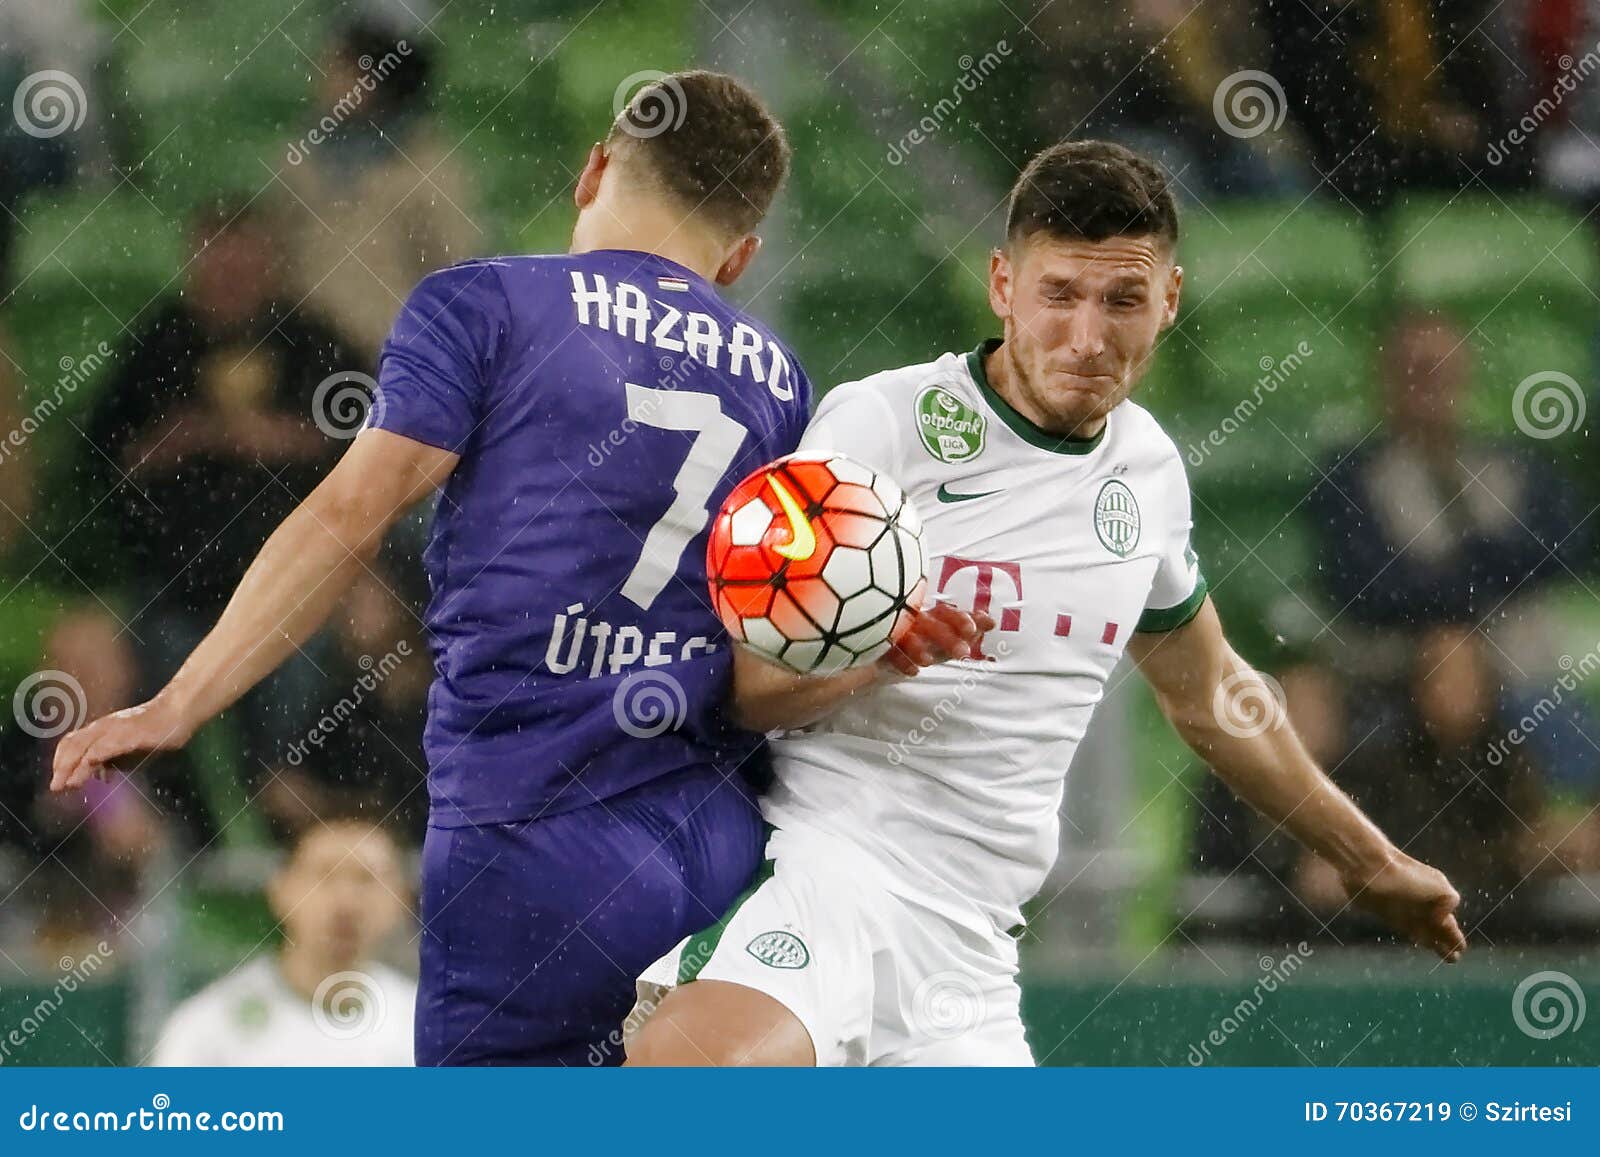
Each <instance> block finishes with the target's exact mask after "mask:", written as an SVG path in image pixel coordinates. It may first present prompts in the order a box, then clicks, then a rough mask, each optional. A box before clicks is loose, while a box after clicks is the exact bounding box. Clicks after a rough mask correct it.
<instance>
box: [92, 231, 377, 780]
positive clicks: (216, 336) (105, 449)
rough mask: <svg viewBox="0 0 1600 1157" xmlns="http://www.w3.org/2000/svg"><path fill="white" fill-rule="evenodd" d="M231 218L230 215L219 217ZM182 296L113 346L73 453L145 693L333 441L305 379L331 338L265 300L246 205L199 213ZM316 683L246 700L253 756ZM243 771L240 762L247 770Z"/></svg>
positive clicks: (271, 257)
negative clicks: (94, 503)
mask: <svg viewBox="0 0 1600 1157" xmlns="http://www.w3.org/2000/svg"><path fill="white" fill-rule="evenodd" d="M230 218H231V220H230ZM193 240H194V256H193V258H192V260H191V263H190V265H189V266H188V287H187V290H186V292H184V293H182V294H178V295H174V296H173V297H172V298H171V299H170V300H168V301H167V302H166V303H165V304H164V305H161V306H157V307H155V313H154V316H153V317H151V318H150V320H149V324H148V325H146V326H144V327H143V328H142V329H141V330H140V331H139V332H138V333H137V335H136V336H135V337H134V338H131V339H130V340H129V341H128V342H127V343H126V344H125V346H124V347H123V348H122V349H121V350H120V351H119V352H118V354H117V357H116V359H115V360H114V362H113V363H112V364H113V366H114V367H115V371H114V374H113V376H112V378H111V380H109V381H108V382H106V383H105V384H104V386H103V388H102V390H101V392H100V394H99V395H98V397H97V398H96V401H95V405H94V409H93V411H92V413H91V415H90V420H89V423H88V429H87V433H88V436H89V437H88V441H89V442H91V443H92V444H93V449H91V448H90V447H89V446H88V445H82V447H81V448H82V450H83V458H82V467H81V470H82V473H83V474H84V475H85V478H84V482H85V484H86V486H87V490H86V492H87V493H89V494H92V495H93V496H94V497H95V498H96V499H98V498H99V497H100V496H101V495H106V494H108V493H109V494H110V495H111V496H110V497H109V498H108V499H106V500H105V502H104V505H103V506H102V508H101V513H102V514H103V515H104V529H103V532H104V534H106V535H107V536H109V539H110V541H109V543H104V542H102V540H101V539H100V538H99V537H98V536H95V535H88V534H80V535H78V536H76V538H77V539H78V540H82V541H86V542H88V541H92V542H95V543H99V544H100V545H99V546H97V547H96V552H97V553H98V554H101V555H103V556H104V557H105V558H113V559H115V560H116V569H115V571H106V568H105V567H104V565H103V559H101V560H94V559H90V560H85V563H86V565H88V566H90V567H91V568H93V567H94V564H95V562H96V561H100V562H101V563H102V565H101V566H100V567H98V568H96V569H91V570H89V571H87V572H85V573H97V571H100V572H105V578H106V580H107V581H109V582H113V583H118V584H124V583H125V584H128V585H129V587H131V589H128V590H126V591H125V592H124V593H125V594H126V596H127V597H128V598H130V599H131V600H132V601H131V604H130V605H131V608H132V610H133V614H132V619H131V622H130V633H131V634H132V635H133V636H134V637H135V639H136V640H138V642H139V644H140V647H141V654H140V662H141V668H142V670H141V674H142V676H143V682H144V683H145V684H147V685H155V686H159V685H160V683H161V682H163V681H164V680H165V679H166V677H167V676H168V675H170V674H171V673H172V671H173V670H174V669H175V668H176V667H177V665H178V663H179V661H180V660H181V659H182V658H183V656H185V655H186V654H188V652H189V651H190V649H192V648H193V646H194V644H195V643H196V642H198V641H199V639H200V637H201V636H202V635H203V634H204V633H205V631H206V628H207V627H209V626H210V624H211V623H212V622H214V621H215V620H216V618H217V615H218V614H219V613H220V611H221V609H222V606H223V604H224V603H225V602H226V601H227V599H228V596H229V595H231V594H232V592H233V588H234V587H235V586H236V585H237V584H238V581H239V577H240V576H241V575H242V574H243V573H244V569H245V567H246V566H247V565H248V563H249V561H250V560H251V558H253V557H254V555H255V551H256V548H257V547H259V546H260V544H261V541H262V540H263V539H264V538H265V537H266V536H267V535H268V534H269V533H270V532H271V531H272V530H273V528H275V527H276V526H277V525H278V523H279V522H281V521H282V519H283V518H284V517H285V516H286V515H287V514H288V513H289V511H290V510H292V509H294V507H295V506H296V505H297V504H298V503H299V501H300V500H301V499H302V498H303V497H305V495H306V494H308V493H309V492H310V491H311V489H312V488H313V487H314V486H315V485H316V483H317V481H318V480H319V479H320V478H321V476H322V474H323V473H324V472H325V470H326V467H327V466H328V464H329V463H330V462H331V461H332V460H333V459H334V458H336V457H337V456H338V453H339V451H340V450H341V449H342V448H343V443H342V442H340V441H338V440H337V439H335V438H332V437H329V436H328V435H327V434H325V433H324V432H323V431H322V430H321V429H319V428H318V425H317V421H316V420H315V417H316V416H315V415H314V412H313V411H314V406H313V397H314V395H315V393H316V389H317V386H318V384H319V383H321V382H322V381H323V380H324V379H326V378H327V377H328V376H329V375H331V374H333V373H335V372H336V371H343V370H350V369H352V368H353V364H352V363H351V361H350V360H349V357H348V355H347V354H346V352H345V350H344V348H343V347H342V345H341V343H340V342H339V340H338V339H337V338H336V337H335V335H334V333H333V331H332V330H330V329H329V328H328V327H327V326H326V325H324V324H323V323H322V322H320V321H318V320H316V319H315V318H314V317H311V316H308V315H306V314H305V313H304V312H303V311H296V310H294V309H293V308H292V307H291V305H290V304H289V303H288V302H286V301H284V300H282V299H281V298H280V297H279V296H278V294H279V281H278V273H277V258H276V256H275V249H276V247H277V245H278V242H277V241H276V239H275V238H274V237H273V235H272V233H271V231H270V228H269V226H268V225H267V223H266V221H265V220H264V219H263V218H261V217H260V216H259V215H258V214H257V213H255V212H254V211H253V210H250V209H242V210H239V211H238V212H237V213H230V212H229V211H228V210H221V211H218V212H216V213H212V214H203V215H202V216H201V217H200V218H199V220H198V221H197V222H196V223H195V226H194V229H193ZM317 682H318V676H317V675H316V672H315V669H314V668H313V667H312V666H311V664H310V663H309V662H306V661H304V660H302V662H301V663H300V665H299V667H298V668H290V669H289V670H288V671H287V672H286V673H285V674H284V675H283V678H282V679H281V680H279V681H278V682H276V683H275V684H273V685H271V686H269V687H268V688H267V689H266V691H265V692H264V694H263V695H260V696H257V697H255V698H254V700H253V702H251V701H247V703H248V706H247V710H246V713H245V716H244V720H243V721H244V723H245V726H246V729H247V732H250V733H254V734H252V735H250V736H248V737H249V738H255V739H256V740H257V742H258V743H259V744H260V746H261V747H262V748H263V749H265V750H271V749H274V748H276V747H278V746H280V745H281V744H282V743H283V742H285V741H286V740H287V739H288V738H290V737H292V736H293V735H294V734H296V733H297V732H302V731H303V730H304V712H305V710H306V708H307V707H308V706H309V701H310V700H311V699H312V698H313V697H314V691H313V690H312V688H314V687H315V686H316V684H317ZM249 762H250V763H251V765H252V766H255V762H254V760H251V761H249Z"/></svg>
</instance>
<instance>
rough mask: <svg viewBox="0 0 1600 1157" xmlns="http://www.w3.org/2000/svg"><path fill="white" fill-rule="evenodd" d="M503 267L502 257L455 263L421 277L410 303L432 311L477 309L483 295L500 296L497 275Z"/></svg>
mask: <svg viewBox="0 0 1600 1157" xmlns="http://www.w3.org/2000/svg"><path fill="white" fill-rule="evenodd" d="M505 267H506V259H505V258H503V257H476V258H473V259H471V260H469V261H458V262H456V263H455V264H454V265H446V266H445V267H444V268H443V269H435V270H434V271H433V272H432V273H429V274H426V275H424V276H423V278H422V280H420V281H418V282H417V287H416V289H414V290H412V294H411V296H412V299H413V300H414V301H416V300H421V301H423V302H426V303H428V304H429V305H430V306H431V307H432V308H433V309H434V310H446V309H452V308H460V307H462V306H474V305H478V304H480V303H481V301H482V299H483V297H484V296H485V295H498V296H503V295H504V293H505V287H504V285H503V283H502V282H501V273H502V270H503V269H504V268H505Z"/></svg>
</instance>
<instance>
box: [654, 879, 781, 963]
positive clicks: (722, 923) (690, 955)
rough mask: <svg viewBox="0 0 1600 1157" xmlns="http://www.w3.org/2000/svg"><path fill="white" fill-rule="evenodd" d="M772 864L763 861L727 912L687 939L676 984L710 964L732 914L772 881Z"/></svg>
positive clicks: (680, 956)
mask: <svg viewBox="0 0 1600 1157" xmlns="http://www.w3.org/2000/svg"><path fill="white" fill-rule="evenodd" d="M774 867H775V865H774V863H773V861H771V860H763V861H762V863H761V867H760V869H759V870H757V872H756V878H755V879H753V880H751V881H750V886H749V887H748V888H746V889H745V890H744V891H743V892H741V893H740V894H739V898H738V899H736V900H735V901H734V902H733V903H732V904H730V905H729V906H728V910H727V911H726V912H724V913H723V914H722V919H721V920H718V921H717V922H716V923H715V924H713V925H712V926H711V927H709V928H707V929H706V930H705V931H704V932H700V933H697V934H696V935H694V936H691V937H689V942H688V943H687V944H685V945H684V946H683V951H682V952H681V953H679V954H678V983H679V984H688V983H689V982H690V981H691V980H693V979H694V978H695V977H697V976H699V975H700V970H701V969H702V968H704V967H705V966H706V965H707V964H709V963H710V962H711V957H712V956H714V955H715V954H716V951H717V945H718V944H720V943H722V934H723V933H724V932H726V931H727V930H728V923H729V922H730V921H731V920H732V919H733V917H734V913H736V912H738V911H739V909H740V908H741V907H742V906H743V905H744V902H745V901H746V900H748V899H750V897H751V896H754V895H755V894H756V889H757V888H759V887H761V885H762V884H765V883H766V882H767V881H768V880H770V879H772V873H773V870H774Z"/></svg>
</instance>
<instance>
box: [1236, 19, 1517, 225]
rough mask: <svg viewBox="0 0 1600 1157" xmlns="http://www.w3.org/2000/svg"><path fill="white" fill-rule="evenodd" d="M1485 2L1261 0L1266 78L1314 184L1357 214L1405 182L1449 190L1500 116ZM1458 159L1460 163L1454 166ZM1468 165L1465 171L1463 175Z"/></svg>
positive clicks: (1487, 176) (1464, 177)
mask: <svg viewBox="0 0 1600 1157" xmlns="http://www.w3.org/2000/svg"><path fill="white" fill-rule="evenodd" d="M1499 7H1500V4H1499V3H1497V2H1496V0H1372V2H1371V3H1363V4H1351V3H1348V0H1262V3H1261V6H1260V23H1261V27H1262V28H1263V29H1264V30H1265V32H1266V34H1267V37H1268V39H1269V40H1270V42H1271V46H1272V53H1271V64H1270V65H1269V67H1268V71H1269V72H1270V73H1271V74H1272V76H1273V77H1274V78H1275V79H1276V81H1277V82H1278V83H1279V84H1280V85H1281V86H1282V89H1283V92H1284V94H1285V96H1286V97H1287V98H1288V104H1289V110H1290V113H1291V115H1293V116H1294V117H1295V119H1296V120H1297V122H1298V123H1299V125H1300V127H1301V128H1302V130H1303V131H1304V132H1305V134H1306V136H1307V137H1308V138H1309V140H1310V144H1311V149H1312V152H1313V153H1314V155H1315V158H1316V160H1315V164H1316V169H1317V172H1318V173H1319V174H1320V176H1319V180H1325V182H1326V184H1327V186H1328V187H1329V188H1331V189H1332V190H1334V192H1335V193H1337V194H1338V195H1340V196H1342V197H1343V198H1344V199H1345V200H1346V201H1347V202H1349V203H1350V204H1352V205H1354V206H1356V207H1357V209H1358V210H1360V211H1363V212H1365V211H1367V210H1369V209H1371V208H1372V207H1374V206H1377V205H1381V204H1383V203H1385V202H1386V201H1387V200H1388V199H1389V198H1390V197H1391V196H1392V195H1393V194H1394V192H1395V191H1397V190H1398V189H1401V188H1407V187H1417V186H1422V187H1428V188H1439V189H1444V190H1446V191H1448V192H1451V193H1455V192H1457V191H1459V190H1460V189H1461V188H1462V187H1463V186H1464V185H1466V184H1467V183H1468V182H1470V181H1471V180H1472V173H1473V172H1475V171H1478V170H1483V172H1482V179H1484V180H1485V181H1489V182H1493V181H1495V180H1496V179H1497V178H1500V179H1505V178H1506V177H1507V176H1509V175H1510V174H1508V173H1506V172H1505V171H1497V170H1492V169H1485V168H1484V166H1483V161H1482V158H1483V150H1484V148H1485V147H1486V146H1487V143H1488V141H1489V139H1490V138H1491V137H1492V135H1493V133H1494V132H1495V131H1496V129H1497V128H1498V127H1499V126H1500V124H1501V122H1502V121H1503V120H1504V117H1505V115H1506V114H1505V112H1504V111H1503V110H1502V109H1501V108H1500V107H1499V106H1498V97H1499V95H1500V93H1499V90H1498V89H1497V87H1496V86H1495V85H1494V83H1493V80H1494V77H1495V75H1496V73H1497V65H1496V63H1495V62H1494V61H1493V60H1492V59H1491V57H1492V55H1493V52H1494V50H1493V49H1492V47H1491V46H1490V45H1489V43H1488V41H1487V40H1485V39H1483V38H1482V37H1481V36H1478V35H1476V34H1477V33H1478V31H1479V30H1480V29H1481V28H1482V27H1483V25H1484V23H1485V22H1486V21H1488V20H1489V19H1490V17H1491V16H1492V15H1493V13H1494V10H1495V9H1497V8H1499ZM1463 162H1465V164H1463ZM1469 166H1470V169H1469Z"/></svg>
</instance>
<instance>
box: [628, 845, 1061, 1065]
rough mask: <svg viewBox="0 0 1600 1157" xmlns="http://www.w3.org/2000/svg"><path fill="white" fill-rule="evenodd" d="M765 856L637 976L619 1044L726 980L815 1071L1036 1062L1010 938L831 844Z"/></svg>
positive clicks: (774, 849)
mask: <svg viewBox="0 0 1600 1157" xmlns="http://www.w3.org/2000/svg"><path fill="white" fill-rule="evenodd" d="M767 857H768V859H767V861H766V863H765V865H763V868H762V871H761V873H760V874H758V876H757V877H756V881H755V883H754V884H753V885H752V887H751V890H750V891H749V892H747V893H746V894H745V895H744V896H743V897H741V898H740V899H739V900H736V901H735V902H734V905H733V907H732V908H730V909H729V910H728V912H727V914H726V915H724V916H723V918H722V920H721V921H719V922H718V923H716V924H714V925H712V926H711V927H710V928H708V929H706V930H705V931H703V932H701V933H699V934H697V935H695V936H690V937H687V938H685V939H684V940H683V941H682V942H681V943H679V944H678V946H677V947H676V948H674V949H673V950H672V951H671V952H669V953H667V955H665V956H663V957H662V958H661V959H660V960H658V961H656V962H655V963H654V964H653V965H651V966H650V967H649V968H648V969H646V970H645V972H644V974H643V975H642V976H640V978H639V981H638V1001H639V1003H638V1004H637V1005H636V1006H635V1008H634V1011H633V1013H632V1014H630V1016H629V1017H628V1022H627V1031H628V1032H629V1033H630V1035H631V1034H632V1033H634V1032H637V1031H638V1029H639V1027H640V1026H641V1025H643V1023H644V1022H645V1020H646V1019H647V1018H648V1016H649V1014H650V1013H651V1012H652V1011H653V1010H654V1009H655V1007H656V1005H657V1004H659V1003H660V1001H661V998H662V997H663V996H664V995H665V994H666V992H667V991H668V990H669V989H671V988H673V987H675V986H677V985H679V984H684V983H687V982H688V981H691V980H696V979H701V980H725V981H729V982H731V983H734V984H741V985H744V986H745V987H746V988H753V989H756V990H757V991H758V992H764V993H766V994H767V995H768V996H770V997H772V998H773V999H774V1000H777V1001H778V1002H779V1003H780V1004H782V1005H783V1006H784V1007H785V1008H787V1009H788V1010H789V1011H790V1012H792V1013H794V1015H795V1016H796V1017H797V1018H798V1019H799V1020H800V1022H801V1023H802V1024H803V1025H804V1026H805V1028H806V1031H807V1032H809V1033H810V1034H811V1042H812V1045H813V1046H814V1047H815V1049H816V1054H817V1063H818V1064H819V1065H829V1066H838V1065H1032V1064H1033V1063H1034V1062H1033V1054H1032V1052H1031V1051H1030V1050H1029V1048H1028V1042H1027V1040H1026V1038H1025V1037H1024V1035H1023V1028H1022V1019H1021V1017H1020V1015H1019V1001H1020V998H1021V995H1022V994H1021V990H1020V989H1019V988H1018V987H1017V946H1016V942H1015V941H1014V940H1013V939H1012V938H1011V937H1010V936H1007V935H1005V934H1003V933H998V932H990V933H987V934H981V933H978V932H976V931H974V930H973V929H971V928H968V927H964V926H962V925H960V924H958V923H956V922H953V921H951V920H949V919H947V918H945V917H942V916H939V915H936V914H934V913H932V912H930V911H928V910H927V909H926V908H925V907H922V906H920V905H918V904H917V903H916V901H915V900H914V899H912V898H909V897H907V896H904V895H900V894H897V893H896V891H895V890H894V888H893V886H892V876H891V875H890V874H889V869H888V868H887V867H886V866H884V865H881V864H880V863H879V862H878V861H876V860H873V859H871V858H870V857H868V856H867V855H866V854H865V853H863V852H860V851H858V850H857V849H855V848H854V847H850V846H848V845H842V844H840V843H839V842H838V841H835V840H833V839H830V838H825V837H821V836H817V835H812V834H802V833H799V832H795V831H793V830H784V831H776V832H774V833H773V835H772V837H771V839H770V840H769V842H768V844H767Z"/></svg>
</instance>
